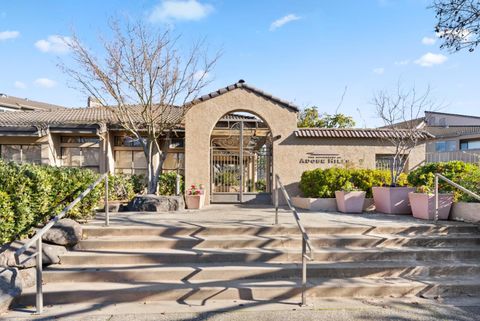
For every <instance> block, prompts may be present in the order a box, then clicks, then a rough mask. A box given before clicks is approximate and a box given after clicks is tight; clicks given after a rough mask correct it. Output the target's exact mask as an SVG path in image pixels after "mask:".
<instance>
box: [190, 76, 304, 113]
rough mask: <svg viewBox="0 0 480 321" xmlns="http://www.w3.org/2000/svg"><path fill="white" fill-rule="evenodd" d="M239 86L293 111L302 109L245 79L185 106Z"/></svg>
mask: <svg viewBox="0 0 480 321" xmlns="http://www.w3.org/2000/svg"><path fill="white" fill-rule="evenodd" d="M238 88H243V89H246V90H249V91H251V92H253V93H255V94H257V95H260V96H262V97H264V98H266V99H269V100H271V101H273V102H275V103H277V104H280V105H282V106H284V107H287V108H289V109H292V110H293V111H295V112H298V111H300V109H299V108H298V107H297V106H296V105H294V104H293V103H291V102H289V101H286V100H283V99H281V98H278V97H275V96H273V95H271V94H269V93H266V92H264V91H263V90H261V89H258V88H256V87H253V86H250V85H247V83H246V82H245V80H243V79H240V80H239V81H238V82H236V83H235V84H233V85H230V86H227V87H225V88H221V89H219V90H216V91H213V92H211V93H209V94H206V95H203V96H201V97H199V98H197V99H194V100H193V101H191V102H189V103H187V104H186V105H185V106H187V107H190V106H192V105H196V104H198V103H201V102H204V101H207V100H209V99H212V98H215V97H217V96H220V95H223V94H225V93H227V92H229V91H232V90H235V89H238Z"/></svg>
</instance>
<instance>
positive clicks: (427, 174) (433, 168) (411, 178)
mask: <svg viewBox="0 0 480 321" xmlns="http://www.w3.org/2000/svg"><path fill="white" fill-rule="evenodd" d="M436 173H439V174H441V175H443V176H445V177H446V178H448V179H450V180H451V181H453V182H455V183H457V184H460V185H461V186H463V187H465V188H467V189H469V190H471V191H473V192H474V193H477V194H479V193H480V168H479V167H478V165H475V164H470V163H465V162H462V161H450V162H441V163H430V164H427V165H424V166H422V167H419V168H417V169H415V170H413V171H412V172H410V174H409V175H408V182H409V184H410V185H412V186H416V187H420V186H425V187H427V188H428V189H429V190H432V191H433V190H434V185H435V174H436ZM439 190H440V192H443V193H454V195H455V200H456V201H464V202H472V201H476V200H475V199H473V198H472V197H471V196H469V195H468V194H465V193H463V192H461V191H460V190H458V189H456V188H455V187H453V186H451V185H449V184H447V183H445V182H444V181H442V180H440V181H439Z"/></svg>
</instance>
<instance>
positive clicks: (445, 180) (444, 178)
mask: <svg viewBox="0 0 480 321" xmlns="http://www.w3.org/2000/svg"><path fill="white" fill-rule="evenodd" d="M439 180H442V181H444V182H446V183H447V184H450V185H451V186H453V187H455V188H458V189H459V190H461V191H462V192H464V193H466V194H468V195H470V196H471V197H473V198H475V199H476V200H478V201H480V196H479V195H477V194H475V193H474V192H472V191H471V190H469V189H467V188H465V187H463V186H462V185H460V184H457V183H455V182H453V181H451V180H449V179H448V178H446V177H445V176H443V175H441V174H438V173H437V174H435V222H437V221H438V213H439V193H438V185H439Z"/></svg>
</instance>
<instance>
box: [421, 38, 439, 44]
mask: <svg viewBox="0 0 480 321" xmlns="http://www.w3.org/2000/svg"><path fill="white" fill-rule="evenodd" d="M435 42H437V39H435V38H432V37H423V38H422V44H424V45H426V46H432V45H434V44H435Z"/></svg>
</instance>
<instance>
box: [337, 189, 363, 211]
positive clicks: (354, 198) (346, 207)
mask: <svg viewBox="0 0 480 321" xmlns="http://www.w3.org/2000/svg"><path fill="white" fill-rule="evenodd" d="M365 195H366V193H365V192H364V191H352V192H345V191H336V192H335V199H336V201H337V208H338V210H339V211H340V212H342V213H362V212H363V204H364V203H365Z"/></svg>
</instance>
